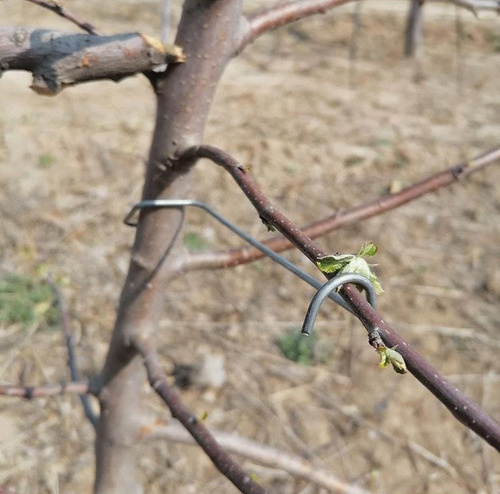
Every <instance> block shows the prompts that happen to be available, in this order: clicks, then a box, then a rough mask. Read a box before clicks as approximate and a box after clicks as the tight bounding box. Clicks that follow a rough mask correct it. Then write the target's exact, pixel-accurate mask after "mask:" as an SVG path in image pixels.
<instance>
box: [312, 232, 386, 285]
mask: <svg viewBox="0 0 500 494" xmlns="http://www.w3.org/2000/svg"><path fill="white" fill-rule="evenodd" d="M377 250H378V249H377V246H376V245H375V244H374V243H373V242H366V243H365V244H364V245H363V247H361V249H360V251H359V254H358V255H357V256H355V255H353V254H336V255H328V256H323V257H319V258H318V260H317V261H316V264H317V266H318V268H319V269H320V270H321V271H322V272H323V273H328V274H347V273H355V274H360V275H361V276H364V277H365V278H368V279H369V280H370V281H371V282H372V284H373V288H374V289H375V293H377V294H379V293H383V291H384V290H383V289H382V285H381V284H380V282H379V281H378V278H377V275H376V274H375V273H374V272H373V271H372V270H371V266H373V264H368V263H367V262H366V261H365V260H364V259H363V256H365V257H372V256H374V255H375V254H376V253H377Z"/></svg>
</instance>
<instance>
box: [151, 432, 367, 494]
mask: <svg viewBox="0 0 500 494" xmlns="http://www.w3.org/2000/svg"><path fill="white" fill-rule="evenodd" d="M212 434H213V435H214V437H215V439H216V440H217V441H218V442H219V444H220V445H221V446H222V447H223V448H224V449H225V450H226V451H228V452H229V453H233V454H236V455H238V456H241V457H243V458H246V459H249V460H251V461H253V462H255V463H258V464H260V465H264V466H266V467H270V468H276V469H279V470H284V471H285V472H288V473H289V474H291V475H293V476H294V477H298V478H300V479H304V480H306V481H307V482H311V483H313V484H315V485H317V486H319V487H323V488H324V489H328V490H329V491H330V492H337V493H341V494H368V491H365V490H364V489H362V488H361V487H358V486H355V485H350V484H346V483H345V482H342V481H341V480H339V479H338V478H337V477H335V476H334V475H333V474H332V473H331V472H328V471H326V470H324V469H322V468H318V467H317V466H316V465H313V464H311V463H310V462H308V461H306V460H304V459H303V458H301V457H299V456H296V455H291V454H288V453H285V452H284V451H281V450H279V449H276V448H272V447H270V446H265V445H262V444H259V443H257V442H255V441H251V440H250V439H247V438H245V437H241V436H238V435H235V434H228V433H227V432H221V431H212ZM144 437H145V438H146V439H148V438H151V439H166V440H168V441H174V442H177V443H182V444H190V445H194V444H196V442H195V441H194V439H193V438H192V437H191V436H190V435H189V433H188V432H187V431H186V430H185V429H184V428H182V427H180V426H179V425H177V424H171V425H167V426H154V427H153V428H151V430H150V431H147V435H144Z"/></svg>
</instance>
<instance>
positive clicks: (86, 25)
mask: <svg viewBox="0 0 500 494" xmlns="http://www.w3.org/2000/svg"><path fill="white" fill-rule="evenodd" d="M28 2H31V3H34V4H36V5H39V6H40V7H43V8H45V9H49V10H51V11H52V12H55V13H56V14H57V15H60V16H61V17H64V18H65V19H67V20H68V21H70V22H72V23H73V24H76V25H77V26H78V27H79V28H80V29H83V30H84V31H87V32H88V33H89V34H95V35H96V36H98V35H100V34H101V33H100V32H99V31H98V30H97V28H96V27H95V26H93V25H92V24H90V22H87V21H84V20H83V19H81V18H80V17H78V16H77V15H76V14H73V12H71V11H69V10H68V9H67V8H66V7H63V6H62V5H61V4H60V3H59V2H56V1H55V0H50V1H46V0H28Z"/></svg>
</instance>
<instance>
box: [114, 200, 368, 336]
mask: <svg viewBox="0 0 500 494" xmlns="http://www.w3.org/2000/svg"><path fill="white" fill-rule="evenodd" d="M186 206H192V207H196V208H200V209H202V210H203V211H205V212H206V213H208V214H209V215H210V216H212V217H213V218H215V219H216V220H217V221H218V222H219V223H221V224H222V225H224V226H225V227H226V228H228V229H229V230H231V231H232V232H233V233H235V234H236V235H238V237H240V238H242V239H243V240H245V242H247V243H249V244H250V245H252V246H253V247H255V248H256V249H259V250H260V251H261V252H263V253H264V254H265V255H266V256H267V257H270V258H271V259H272V260H273V261H274V262H276V263H278V264H279V265H281V266H283V267H284V268H285V269H287V270H288V271H290V272H291V273H293V274H294V275H295V276H298V277H299V278H300V279H301V280H303V281H305V282H306V283H308V284H309V285H311V286H312V287H314V288H316V289H317V290H318V292H317V293H316V295H315V296H314V297H313V299H312V300H311V303H310V305H309V308H308V310H307V314H306V318H305V320H304V325H303V327H302V333H304V334H306V335H309V334H311V331H312V328H313V325H314V321H315V320H316V317H317V315H318V311H319V309H320V307H321V304H322V303H323V301H324V300H325V298H327V297H328V298H330V299H331V300H333V301H334V302H335V303H337V304H339V305H340V306H342V307H343V308H344V309H346V310H348V311H349V312H352V311H351V308H350V307H349V306H348V305H347V304H346V302H345V301H344V299H343V298H342V297H341V296H340V295H338V294H337V293H336V292H335V290H337V289H338V288H339V287H340V286H342V285H345V284H347V283H353V284H355V285H358V286H361V287H363V288H364V289H365V290H366V294H367V298H368V302H369V303H370V304H371V305H372V306H373V307H374V308H375V306H376V294H375V290H374V288H373V285H372V283H371V281H370V280H368V278H365V277H364V276H361V275H359V274H353V273H348V274H342V275H340V276H335V277H334V278H331V279H330V280H328V281H327V282H326V283H324V284H322V283H321V282H319V281H318V280H317V279H316V278H313V277H312V276H310V275H309V274H307V273H306V272H304V271H302V270H301V269H299V268H298V267H297V266H295V264H292V263H291V262H290V261H288V260H287V259H285V258H284V257H282V256H280V255H279V254H277V253H276V252H274V251H272V250H271V249H269V247H266V246H265V245H264V244H263V243H261V242H259V241H258V240H257V239H255V238H254V237H252V236H251V235H249V234H248V233H246V232H245V231H243V230H242V229H241V228H239V227H238V226H236V225H235V224H233V223H231V222H230V221H229V220H227V219H226V218H225V217H224V216H222V215H221V214H220V213H219V212H217V211H216V210H215V209H214V208H213V207H212V206H210V205H209V204H206V203H204V202H202V201H196V200H194V199H146V200H143V201H140V202H138V203H137V204H135V205H134V206H133V208H132V209H131V210H130V212H129V213H128V214H127V216H126V217H125V219H124V220H123V221H124V223H125V224H126V225H129V226H136V225H137V223H134V222H133V221H132V218H133V216H134V214H135V212H136V211H138V210H140V209H146V208H177V209H183V208H184V207H186ZM162 260H163V259H162Z"/></svg>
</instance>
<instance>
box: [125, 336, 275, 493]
mask: <svg viewBox="0 0 500 494" xmlns="http://www.w3.org/2000/svg"><path fill="white" fill-rule="evenodd" d="M133 344H134V346H135V348H136V349H137V350H138V351H139V353H140V354H141V355H142V357H143V359H144V364H145V366H146V370H147V373H148V380H149V383H150V384H151V387H152V388H153V389H154V390H155V391H156V393H157V394H158V396H159V397H160V398H161V399H162V400H163V401H164V402H165V404H166V405H167V406H168V408H169V409H170V412H171V413H172V416H173V417H174V418H176V419H177V420H179V422H180V423H181V424H182V425H183V426H184V427H185V428H186V429H187V430H188V431H189V434H191V436H192V437H193V439H194V440H195V441H196V442H197V443H198V444H199V445H200V446H201V448H202V449H203V451H205V453H206V454H207V455H208V457H209V458H210V459H211V460H212V462H213V464H214V465H215V466H216V467H217V468H218V470H219V471H220V472H221V473H222V474H223V475H224V476H225V477H226V478H227V479H228V480H229V481H231V482H232V483H233V484H234V485H235V486H236V488H237V489H238V490H240V491H241V492H243V493H244V494H266V490H265V489H264V488H263V487H261V486H260V485H259V484H257V483H256V482H254V481H253V480H252V479H251V477H250V475H249V474H247V473H246V472H244V471H243V470H242V468H241V467H240V466H239V465H238V464H237V463H236V462H235V461H234V460H233V459H232V458H231V457H230V456H229V455H228V454H227V453H226V452H225V451H224V450H223V449H222V448H221V447H220V445H219V443H218V442H217V441H216V439H215V438H214V437H213V436H212V434H211V433H210V432H209V431H208V429H207V428H206V427H205V426H204V425H203V423H202V422H201V420H200V419H199V418H198V417H196V416H195V415H194V414H193V413H192V412H191V411H190V410H189V409H188V408H187V407H186V405H184V403H182V401H181V399H180V397H179V395H178V394H177V393H176V392H175V391H174V390H173V389H172V388H171V387H170V386H169V385H168V382H167V376H166V375H165V373H164V372H163V370H162V369H161V366H160V362H159V358H158V354H157V353H156V350H155V348H154V346H153V344H152V342H151V340H149V339H138V340H134V341H133Z"/></svg>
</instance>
